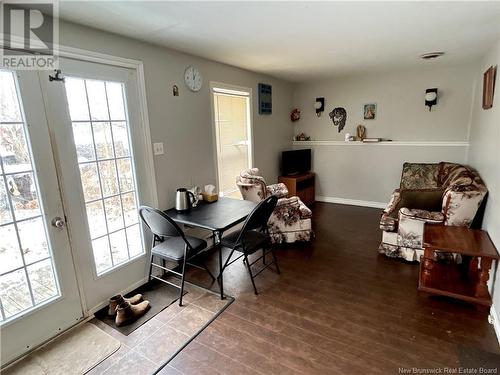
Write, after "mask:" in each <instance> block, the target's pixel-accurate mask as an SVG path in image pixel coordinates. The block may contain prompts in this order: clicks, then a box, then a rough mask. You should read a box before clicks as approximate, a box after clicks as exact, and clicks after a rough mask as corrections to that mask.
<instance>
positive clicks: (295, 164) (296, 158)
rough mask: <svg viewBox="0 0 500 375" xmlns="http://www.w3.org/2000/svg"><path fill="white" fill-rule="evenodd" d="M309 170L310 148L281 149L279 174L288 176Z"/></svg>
mask: <svg viewBox="0 0 500 375" xmlns="http://www.w3.org/2000/svg"><path fill="white" fill-rule="evenodd" d="M310 170H311V149H304V150H293V151H283V152H282V153H281V174H282V175H284V176H290V175H295V174H301V173H306V172H309V171H310Z"/></svg>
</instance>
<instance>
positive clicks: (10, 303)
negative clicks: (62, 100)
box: [0, 70, 83, 364]
mask: <svg viewBox="0 0 500 375" xmlns="http://www.w3.org/2000/svg"><path fill="white" fill-rule="evenodd" d="M38 78H39V77H38V75H37V73H36V72H28V71H22V72H17V73H16V72H13V71H8V70H0V155H1V158H0V238H1V242H0V334H1V345H0V346H1V363H2V364H6V363H8V362H10V361H11V360H13V359H15V358H16V357H18V356H20V355H22V354H24V353H25V352H27V351H29V350H30V349H31V348H33V347H35V346H38V345H39V344H41V343H42V342H44V341H46V340H48V339H50V338H51V337H53V336H55V335H56V334H57V333H59V332H60V331H63V330H65V329H67V328H68V327H70V326H72V325H74V324H75V323H76V322H77V321H78V320H80V319H81V318H82V317H83V314H82V306H81V301H80V295H79V290H78V286H77V280H76V276H75V269H74V264H73V259H72V255H71V250H70V243H69V239H68V233H67V230H66V226H65V215H64V211H63V205H62V201H61V194H60V189H59V185H58V178H57V174H56V168H55V165H54V157H53V154H52V149H51V141H50V137H49V131H48V128H47V121H46V116H45V108H44V103H43V98H42V92H41V89H40V84H39V79H38ZM41 322H43V323H41Z"/></svg>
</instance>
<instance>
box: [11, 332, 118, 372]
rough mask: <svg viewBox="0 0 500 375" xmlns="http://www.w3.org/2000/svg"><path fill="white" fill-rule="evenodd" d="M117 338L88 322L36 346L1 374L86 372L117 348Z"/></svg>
mask: <svg viewBox="0 0 500 375" xmlns="http://www.w3.org/2000/svg"><path fill="white" fill-rule="evenodd" d="M120 346H121V344H120V341H118V340H116V339H115V338H113V337H111V336H110V335H108V334H107V333H106V332H104V331H102V330H101V329H99V328H97V327H96V326H95V325H93V324H90V323H85V324H82V325H81V326H79V327H76V328H75V329H72V330H70V331H69V332H67V333H65V334H63V335H62V336H60V337H58V338H56V339H55V340H54V341H52V342H51V343H49V344H47V345H46V346H44V347H42V348H40V349H38V350H35V351H34V352H33V353H31V354H29V355H28V356H27V357H26V358H24V359H23V360H22V361H20V362H19V363H17V364H15V365H14V366H12V367H10V368H8V369H6V370H4V371H2V375H21V374H22V375H69V374H75V375H77V374H85V373H86V372H87V371H89V370H90V369H92V368H93V367H95V366H97V365H98V364H99V363H101V362H102V361H104V360H105V359H106V358H107V357H109V356H110V355H112V354H113V353H114V352H116V351H117V350H118V349H119V348H120Z"/></svg>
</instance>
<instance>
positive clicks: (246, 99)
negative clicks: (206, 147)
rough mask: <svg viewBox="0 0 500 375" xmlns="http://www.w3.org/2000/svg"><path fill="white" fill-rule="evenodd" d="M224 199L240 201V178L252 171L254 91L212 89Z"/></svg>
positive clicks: (226, 88) (221, 192) (220, 181)
mask: <svg viewBox="0 0 500 375" xmlns="http://www.w3.org/2000/svg"><path fill="white" fill-rule="evenodd" d="M212 97H213V109H214V126H215V138H216V149H217V182H218V190H219V195H220V196H225V197H232V198H240V199H241V195H240V193H239V191H238V188H237V186H236V176H238V175H239V174H240V172H241V171H242V170H244V169H247V168H251V167H252V115H251V108H252V105H251V101H252V90H251V89H243V88H234V87H227V86H225V85H219V84H217V85H212Z"/></svg>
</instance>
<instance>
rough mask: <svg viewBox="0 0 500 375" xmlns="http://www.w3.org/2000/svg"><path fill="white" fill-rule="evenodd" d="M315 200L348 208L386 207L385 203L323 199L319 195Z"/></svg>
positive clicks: (335, 198)
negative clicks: (347, 206)
mask: <svg viewBox="0 0 500 375" xmlns="http://www.w3.org/2000/svg"><path fill="white" fill-rule="evenodd" d="M316 200H317V201H319V202H327V203H338V204H347V205H350V206H361V207H372V208H386V207H387V203H384V202H372V201H362V200H358V199H346V198H337V197H323V196H320V195H319V196H316Z"/></svg>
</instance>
